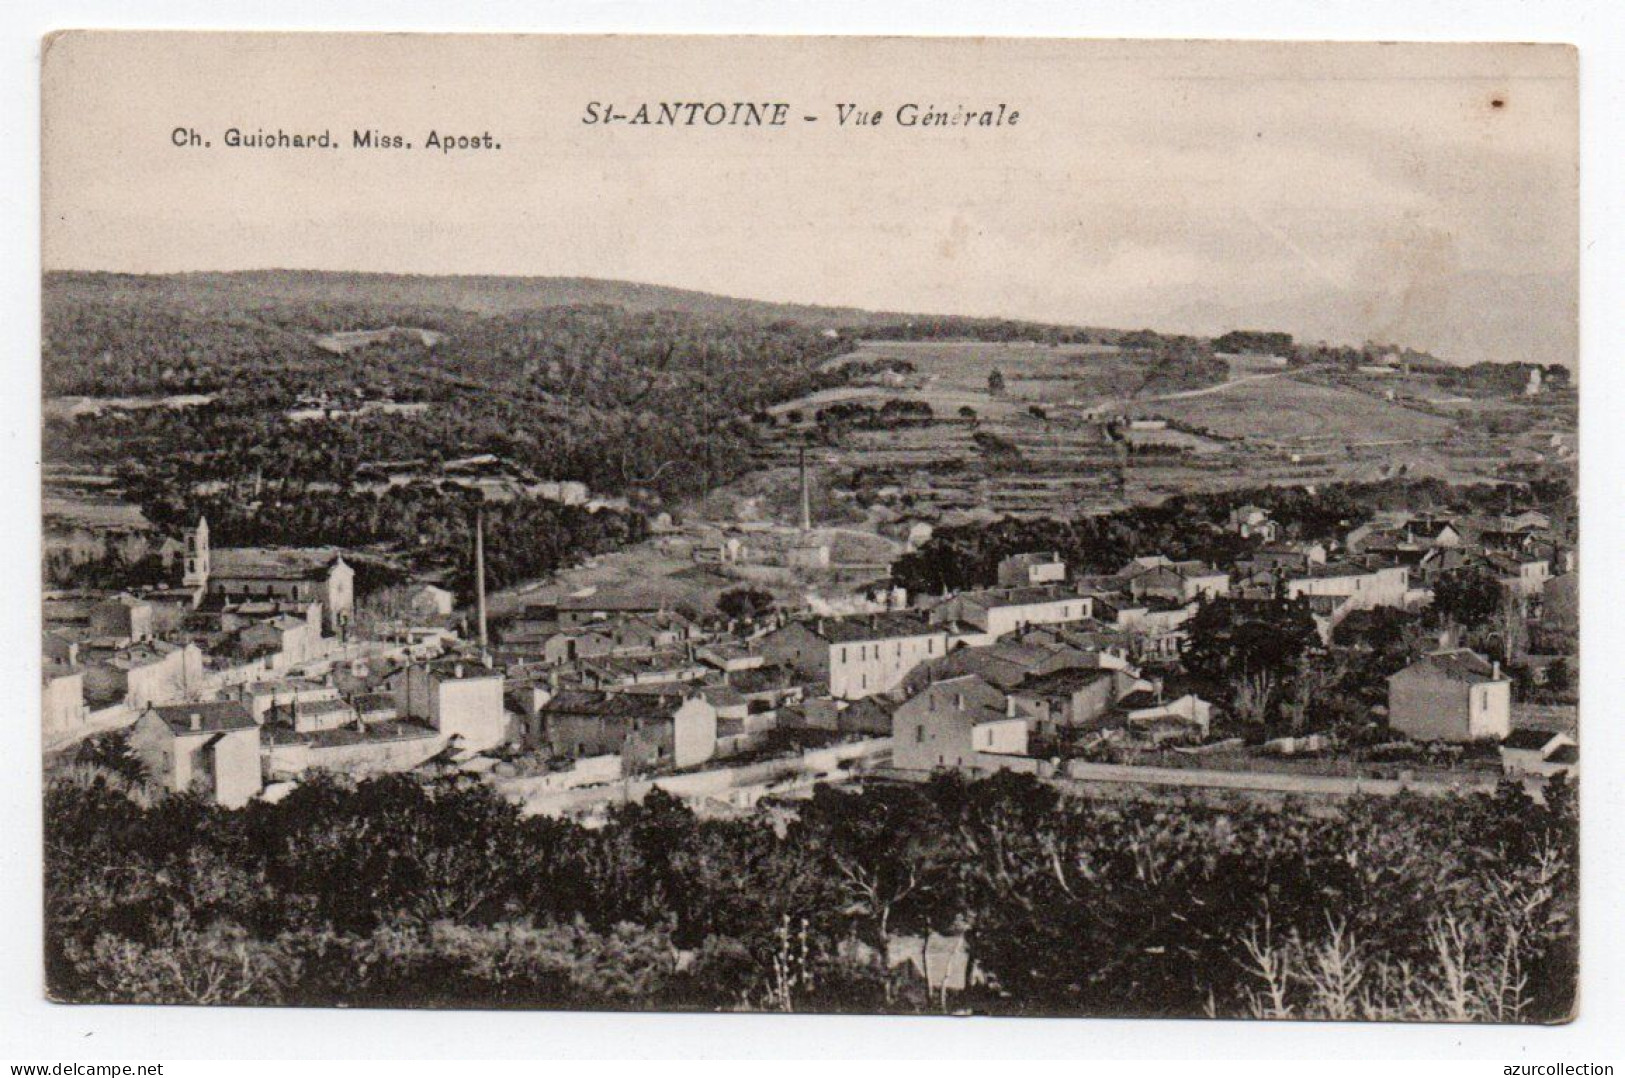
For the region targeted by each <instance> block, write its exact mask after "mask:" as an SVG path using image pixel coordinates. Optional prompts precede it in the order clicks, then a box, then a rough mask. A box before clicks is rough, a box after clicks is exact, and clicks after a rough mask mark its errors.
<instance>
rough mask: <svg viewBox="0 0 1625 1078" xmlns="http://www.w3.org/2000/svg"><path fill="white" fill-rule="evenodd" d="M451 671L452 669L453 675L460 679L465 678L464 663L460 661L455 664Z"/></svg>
mask: <svg viewBox="0 0 1625 1078" xmlns="http://www.w3.org/2000/svg"><path fill="white" fill-rule="evenodd" d="M451 671H452V676H453V677H455V678H456V679H457V680H458V681H461V680H462V679H463V664H462V663H458V664H456V665H455V666H453V667H452V668H451Z"/></svg>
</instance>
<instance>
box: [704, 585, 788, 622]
mask: <svg viewBox="0 0 1625 1078" xmlns="http://www.w3.org/2000/svg"><path fill="white" fill-rule="evenodd" d="M773 605H774V599H773V593H772V592H770V591H763V590H762V589H760V588H732V589H730V590H728V591H725V592H723V593H722V594H721V595H719V596H717V610H719V611H720V612H721V613H722V614H723V616H724V617H728V618H732V619H734V620H736V621H755V620H756V619H757V618H760V617H764V616H765V615H767V614H769V613H772V611H773Z"/></svg>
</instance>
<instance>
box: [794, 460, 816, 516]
mask: <svg viewBox="0 0 1625 1078" xmlns="http://www.w3.org/2000/svg"><path fill="white" fill-rule="evenodd" d="M796 468H797V470H798V471H799V472H800V473H801V531H802V533H803V534H805V533H807V532H810V531H812V495H811V494H810V493H809V492H808V490H807V449H806V447H805V446H803V447H801V448H799V449H797V450H796Z"/></svg>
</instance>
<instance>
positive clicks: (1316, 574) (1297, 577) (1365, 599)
mask: <svg viewBox="0 0 1625 1078" xmlns="http://www.w3.org/2000/svg"><path fill="white" fill-rule="evenodd" d="M1285 587H1286V597H1287V598H1288V599H1297V598H1300V597H1302V596H1312V595H1331V596H1337V597H1339V598H1343V599H1346V600H1348V603H1349V609H1350V610H1351V611H1352V610H1370V609H1372V608H1373V607H1378V606H1392V607H1399V608H1403V607H1404V606H1405V602H1406V596H1407V594H1408V593H1409V591H1410V573H1409V572H1408V571H1407V570H1406V569H1405V567H1404V566H1386V567H1383V568H1380V569H1368V568H1366V567H1365V566H1363V565H1356V564H1353V563H1346V562H1345V563H1327V564H1325V565H1314V566H1311V567H1310V569H1309V571H1308V572H1305V573H1301V574H1294V575H1292V576H1289V577H1288V578H1287V580H1286V585H1285Z"/></svg>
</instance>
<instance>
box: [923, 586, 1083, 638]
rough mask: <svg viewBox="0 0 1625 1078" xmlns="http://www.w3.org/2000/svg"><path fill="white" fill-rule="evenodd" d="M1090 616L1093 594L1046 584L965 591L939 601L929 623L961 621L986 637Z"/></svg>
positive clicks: (1080, 619)
mask: <svg viewBox="0 0 1625 1078" xmlns="http://www.w3.org/2000/svg"><path fill="white" fill-rule="evenodd" d="M1093 616H1094V597H1093V596H1091V595H1085V594H1082V593H1080V592H1078V591H1075V590H1073V589H1071V588H1066V587H1061V586H1058V585H1054V584H1048V585H1043V586H1036V587H1019V588H988V589H985V590H983V591H968V592H964V593H962V594H960V595H955V596H954V597H952V598H951V599H948V600H946V601H944V602H942V603H940V604H939V605H938V606H937V607H936V608H934V609H933V610H932V611H931V620H932V622H934V623H936V624H938V625H945V624H948V623H951V622H963V623H965V624H967V625H972V626H975V627H976V628H977V629H979V630H981V632H983V633H985V634H986V635H987V636H989V637H1000V636H1004V635H1006V634H1007V633H1013V632H1017V631H1019V630H1021V629H1025V628H1027V627H1028V626H1032V625H1064V624H1067V623H1069V622H1080V621H1088V620H1090V619H1091V618H1092V617H1093Z"/></svg>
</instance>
